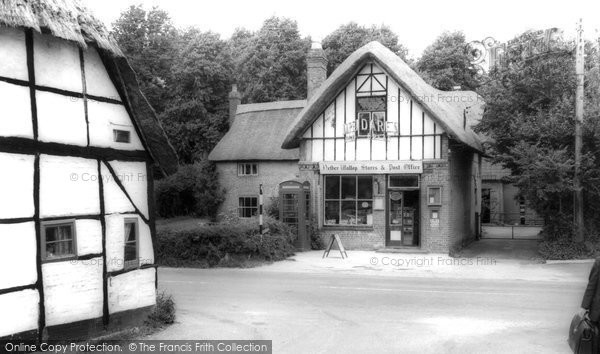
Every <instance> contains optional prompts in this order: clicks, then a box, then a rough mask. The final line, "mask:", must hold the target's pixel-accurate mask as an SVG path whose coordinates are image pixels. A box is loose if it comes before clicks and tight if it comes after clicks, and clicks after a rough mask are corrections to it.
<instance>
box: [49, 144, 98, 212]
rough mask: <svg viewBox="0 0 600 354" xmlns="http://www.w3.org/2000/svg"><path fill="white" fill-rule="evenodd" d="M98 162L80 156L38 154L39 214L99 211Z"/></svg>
mask: <svg viewBox="0 0 600 354" xmlns="http://www.w3.org/2000/svg"><path fill="white" fill-rule="evenodd" d="M99 195H100V193H99V186H98V163H97V161H96V160H89V159H83V158H79V157H64V156H50V155H42V156H41V157H40V213H41V216H42V217H50V216H69V215H87V214H99V213H100V198H99Z"/></svg>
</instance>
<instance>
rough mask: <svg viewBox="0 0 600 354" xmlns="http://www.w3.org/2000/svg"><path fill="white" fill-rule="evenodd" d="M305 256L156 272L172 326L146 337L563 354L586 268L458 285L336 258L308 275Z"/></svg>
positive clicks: (304, 349) (294, 346)
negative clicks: (172, 308)
mask: <svg viewBox="0 0 600 354" xmlns="http://www.w3.org/2000/svg"><path fill="white" fill-rule="evenodd" d="M313 256H314V258H315V260H316V258H317V257H316V253H313V254H311V253H310V252H309V253H308V254H306V255H304V254H300V257H299V258H300V260H296V261H287V262H285V261H284V262H278V263H276V264H273V265H270V266H265V267H260V268H254V269H212V270H202V269H173V268H162V269H160V270H159V288H160V289H161V290H166V291H167V292H169V293H171V294H172V295H173V296H174V298H175V301H176V306H177V315H178V318H177V323H176V324H174V325H173V326H171V327H169V328H167V329H166V330H165V331H163V332H160V333H158V334H155V335H154V336H153V337H152V338H151V339H252V340H257V339H267V340H273V348H274V353H482V352H485V353H507V352H512V353H525V352H527V353H531V352H533V353H569V348H568V345H567V344H566V336H567V333H568V327H569V323H570V320H571V317H572V315H573V314H574V313H575V312H576V311H577V310H578V305H579V302H580V300H581V295H582V293H583V289H584V288H585V285H586V278H587V275H588V272H589V268H590V267H591V263H589V264H588V263H584V264H552V265H546V264H530V265H523V264H521V265H519V264H517V263H515V264H512V263H511V264H510V267H513V266H515V267H517V268H516V269H518V267H520V268H522V272H520V273H519V272H517V273H515V274H513V276H512V279H511V277H509V276H507V275H506V274H504V275H503V276H502V277H494V276H489V275H486V274H487V273H481V276H476V277H470V278H469V277H466V278H465V277H459V276H457V275H456V274H455V272H449V271H446V273H443V272H441V273H440V272H438V270H440V269H443V268H439V269H438V268H436V269H429V270H428V271H426V270H425V269H422V268H421V269H419V268H415V269H404V270H402V269H400V270H398V269H399V268H395V269H394V270H387V269H384V266H381V269H380V270H374V269H377V267H375V268H372V269H366V268H353V263H347V264H346V263H344V262H347V261H348V260H342V259H341V258H339V259H335V258H331V259H326V260H323V264H328V263H329V264H330V266H326V267H323V268H322V269H320V270H319V269H317V270H315V269H307V268H306V267H304V263H303V262H302V258H303V257H305V258H306V257H313ZM349 256H350V258H353V257H354V258H356V260H354V262H358V263H360V262H362V259H363V258H364V259H365V260H368V259H370V258H369V254H365V255H362V256H361V255H357V254H356V252H349ZM385 256H386V255H379V257H385ZM296 258H298V256H296ZM315 260H313V261H315ZM334 263H340V264H345V265H344V266H343V267H339V268H336V267H334V266H332V265H333V264H334ZM290 265H291V266H292V267H291V268H289V267H290ZM294 265H296V267H293V266H294ZM298 265H299V266H298ZM506 267H508V268H507V269H513V268H510V267H509V264H508V263H506V264H505V263H501V264H500V265H498V266H497V269H498V270H499V271H500V272H501V273H506V272H507V270H506V269H504V268H506ZM501 268H502V269H501ZM530 268H531V269H530ZM289 269H292V270H291V271H290V270H289ZM473 269H475V268H473ZM532 270H537V271H538V272H539V273H541V274H538V275H536V276H532ZM462 271H463V272H466V271H467V270H462ZM534 273H535V272H534ZM484 275H485V276H484Z"/></svg>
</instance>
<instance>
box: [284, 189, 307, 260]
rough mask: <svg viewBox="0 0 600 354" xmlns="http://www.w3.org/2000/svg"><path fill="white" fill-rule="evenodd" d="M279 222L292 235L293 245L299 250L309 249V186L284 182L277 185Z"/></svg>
mask: <svg viewBox="0 0 600 354" xmlns="http://www.w3.org/2000/svg"><path fill="white" fill-rule="evenodd" d="M279 220H281V221H282V222H283V223H285V224H286V225H288V226H289V227H290V228H291V229H292V231H293V232H294V234H296V241H295V242H294V245H295V246H296V248H298V249H300V250H309V249H310V235H309V234H308V225H310V184H309V183H308V182H305V183H300V182H296V181H286V182H282V183H281V184H279Z"/></svg>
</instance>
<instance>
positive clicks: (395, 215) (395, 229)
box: [386, 190, 419, 247]
mask: <svg viewBox="0 0 600 354" xmlns="http://www.w3.org/2000/svg"><path fill="white" fill-rule="evenodd" d="M387 201H388V208H387V210H388V217H387V228H386V229H387V230H386V246H390V247H398V246H419V191H418V190H412V191H400V190H388V196H387Z"/></svg>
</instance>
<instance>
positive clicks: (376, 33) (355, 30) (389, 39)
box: [322, 22, 408, 73]
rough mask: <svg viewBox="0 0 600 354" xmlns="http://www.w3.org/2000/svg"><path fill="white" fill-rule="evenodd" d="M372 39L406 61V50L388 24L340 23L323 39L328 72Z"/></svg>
mask: <svg viewBox="0 0 600 354" xmlns="http://www.w3.org/2000/svg"><path fill="white" fill-rule="evenodd" d="M372 41H379V42H380V43H381V44H383V45H384V46H386V47H388V48H389V49H390V50H391V51H392V52H394V53H396V55H398V56H399V57H400V58H402V59H403V60H404V61H407V58H406V56H407V55H408V50H407V49H406V47H404V46H403V45H402V44H400V43H399V42H398V35H397V34H395V33H394V32H392V30H391V29H390V28H389V27H388V26H385V25H381V26H375V25H372V26H371V27H365V26H360V25H358V24H357V23H355V22H350V23H347V24H345V25H341V26H340V27H339V28H338V29H336V30H335V31H333V33H331V34H330V35H328V36H327V37H325V38H324V39H323V43H322V45H323V49H324V50H325V54H326V56H327V60H328V62H329V63H328V65H327V70H328V72H329V73H332V72H333V71H334V70H335V68H337V67H338V65H340V64H341V63H342V62H343V61H344V60H346V58H347V57H348V56H349V55H350V54H352V52H354V51H355V50H357V49H358V48H360V47H362V46H364V45H365V44H367V43H369V42H372Z"/></svg>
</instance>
